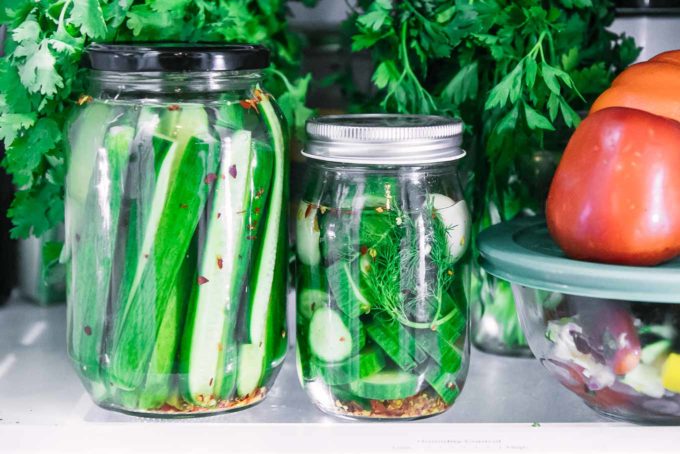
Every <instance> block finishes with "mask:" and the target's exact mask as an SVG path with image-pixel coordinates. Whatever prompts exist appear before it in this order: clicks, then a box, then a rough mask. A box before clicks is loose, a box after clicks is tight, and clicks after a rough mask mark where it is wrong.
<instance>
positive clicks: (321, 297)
mask: <svg viewBox="0 0 680 454" xmlns="http://www.w3.org/2000/svg"><path fill="white" fill-rule="evenodd" d="M297 300H298V301H297V308H298V312H299V313H300V314H301V315H302V316H303V317H304V318H306V319H307V320H309V319H311V318H312V315H314V311H316V310H317V309H320V308H322V307H326V306H328V304H329V302H330V296H328V293H326V292H324V291H323V290H319V289H314V288H306V289H304V290H302V291H301V292H300V294H299V295H298V298H297Z"/></svg>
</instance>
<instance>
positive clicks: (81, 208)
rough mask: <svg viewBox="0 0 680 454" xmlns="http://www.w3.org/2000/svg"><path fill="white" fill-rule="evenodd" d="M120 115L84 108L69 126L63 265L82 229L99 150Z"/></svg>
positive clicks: (106, 107) (99, 108)
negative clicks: (112, 124)
mask: <svg viewBox="0 0 680 454" xmlns="http://www.w3.org/2000/svg"><path fill="white" fill-rule="evenodd" d="M117 115H119V111H118V109H115V108H113V107H111V106H109V105H108V104H103V103H99V102H93V103H89V104H87V105H86V106H85V107H83V110H82V111H81V112H79V113H78V115H77V118H75V121H73V122H72V123H71V124H69V126H68V138H69V140H67V141H65V142H66V146H67V150H66V157H67V161H68V171H67V173H66V180H65V201H66V204H65V208H64V210H65V220H66V222H65V242H64V247H63V248H62V253H61V257H60V259H59V260H60V262H62V263H66V261H67V260H68V259H69V257H70V255H71V247H72V245H73V243H74V242H75V237H76V234H78V232H77V230H79V229H80V228H81V227H82V225H83V220H84V215H85V203H86V199H87V196H88V193H89V191H90V188H91V184H90V181H91V179H92V174H93V173H94V171H95V161H96V155H97V153H95V152H94V150H97V149H98V148H99V147H100V146H101V145H102V144H103V143H104V138H105V135H106V132H107V130H108V129H109V126H110V125H111V123H112V122H113V121H114V119H115V118H116V116H117Z"/></svg>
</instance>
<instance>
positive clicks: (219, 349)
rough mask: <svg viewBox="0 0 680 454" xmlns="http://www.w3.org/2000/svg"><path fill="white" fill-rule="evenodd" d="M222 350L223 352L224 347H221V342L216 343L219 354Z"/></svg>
mask: <svg viewBox="0 0 680 454" xmlns="http://www.w3.org/2000/svg"><path fill="white" fill-rule="evenodd" d="M222 350H224V347H223V346H222V342H218V343H217V351H218V352H221V351H222Z"/></svg>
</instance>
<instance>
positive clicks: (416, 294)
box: [362, 204, 455, 328]
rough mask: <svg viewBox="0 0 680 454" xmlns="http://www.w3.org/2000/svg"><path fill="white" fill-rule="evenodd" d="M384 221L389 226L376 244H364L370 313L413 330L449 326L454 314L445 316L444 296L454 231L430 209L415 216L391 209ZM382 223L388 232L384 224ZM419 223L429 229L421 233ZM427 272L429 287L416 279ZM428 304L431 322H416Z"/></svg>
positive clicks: (452, 265) (448, 283) (450, 278)
mask: <svg viewBox="0 0 680 454" xmlns="http://www.w3.org/2000/svg"><path fill="white" fill-rule="evenodd" d="M370 216H373V217H375V216H374V215H372V214H371V215H370ZM380 216H385V217H388V218H389V220H390V221H391V226H390V227H388V228H386V229H383V230H382V234H381V235H379V236H376V241H375V242H371V243H369V244H362V250H364V251H365V254H368V257H369V258H368V263H369V266H368V267H367V270H366V271H365V274H366V287H367V291H368V294H369V295H370V297H369V298H368V299H369V300H370V301H372V303H373V305H374V306H373V308H372V310H376V311H382V312H384V313H385V314H386V315H387V316H388V317H389V318H391V319H393V320H395V321H398V322H399V323H400V324H402V325H404V326H408V327H412V328H435V327H437V326H439V325H440V324H442V323H444V322H446V321H447V320H448V319H449V316H451V315H452V314H447V313H443V312H444V310H443V305H444V295H445V294H446V293H447V292H448V290H449V287H450V286H451V285H452V284H453V281H454V276H455V260H453V257H451V255H450V253H449V247H448V234H449V230H450V229H449V228H447V227H446V226H445V225H444V223H443V221H442V220H441V218H440V217H439V216H438V215H437V212H436V210H435V209H434V208H433V207H432V206H431V205H430V204H427V205H426V206H425V208H424V210H422V212H420V213H416V214H409V213H404V212H402V211H400V210H398V209H396V208H393V209H392V210H385V211H384V212H383V213H381V214H380ZM374 222H375V221H374ZM378 222H379V223H380V225H381V226H383V227H384V222H382V220H380V221H378ZM417 223H419V224H423V223H424V224H425V225H426V227H425V228H424V229H423V227H422V225H421V227H420V228H418V227H417V225H416V224H417ZM422 230H424V231H426V232H427V234H426V236H425V238H423V237H422V234H420V233H419V232H421V231H422ZM423 260H425V262H426V266H425V267H423ZM423 271H425V272H426V274H427V282H422V281H421V280H419V278H418V276H420V275H421V274H422V272H423ZM424 304H428V305H431V306H433V307H434V308H435V311H434V315H433V316H432V318H431V319H430V320H426V321H419V320H413V318H414V315H416V314H417V313H418V312H420V311H421V310H422V308H423V305H424Z"/></svg>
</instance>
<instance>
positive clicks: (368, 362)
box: [312, 347, 385, 386]
mask: <svg viewBox="0 0 680 454" xmlns="http://www.w3.org/2000/svg"><path fill="white" fill-rule="evenodd" d="M312 365H313V369H314V370H315V371H316V372H317V374H318V375H319V376H320V377H321V378H322V379H323V381H324V382H325V383H326V384H327V385H332V386H335V385H345V384H347V383H351V382H353V381H356V380H358V379H360V378H364V377H368V376H370V375H373V374H375V373H377V372H380V371H381V370H382V369H383V368H384V367H385V355H384V354H383V353H382V352H381V351H380V350H379V349H377V348H375V347H366V348H364V349H363V350H361V352H360V353H359V354H358V355H355V356H353V357H351V358H349V359H347V360H345V361H343V362H341V363H332V364H326V363H323V362H321V361H319V360H312Z"/></svg>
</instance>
